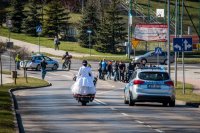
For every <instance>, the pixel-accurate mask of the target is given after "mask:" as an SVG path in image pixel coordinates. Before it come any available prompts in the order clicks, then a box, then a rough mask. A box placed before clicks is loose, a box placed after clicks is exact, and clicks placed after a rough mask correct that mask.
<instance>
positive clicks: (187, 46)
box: [173, 38, 192, 52]
mask: <svg viewBox="0 0 200 133" xmlns="http://www.w3.org/2000/svg"><path fill="white" fill-rule="evenodd" d="M173 47H174V52H184V51H192V38H174V39H173Z"/></svg>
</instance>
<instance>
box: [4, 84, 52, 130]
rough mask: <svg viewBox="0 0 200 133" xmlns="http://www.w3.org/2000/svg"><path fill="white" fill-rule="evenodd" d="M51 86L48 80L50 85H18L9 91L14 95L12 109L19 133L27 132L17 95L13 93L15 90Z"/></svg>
mask: <svg viewBox="0 0 200 133" xmlns="http://www.w3.org/2000/svg"><path fill="white" fill-rule="evenodd" d="M47 82H48V81H47ZM49 86H52V84H51V83H50V82H48V85H44V86H39V87H18V88H12V89H9V91H8V92H9V94H10V96H11V97H12V110H13V112H14V115H15V117H16V118H15V119H14V120H15V121H14V123H15V124H17V125H16V128H18V131H19V133H25V131H24V126H23V122H22V119H21V114H20V113H19V112H18V103H17V99H16V97H15V95H14V94H13V92H14V91H19V90H28V89H37V88H44V87H49Z"/></svg>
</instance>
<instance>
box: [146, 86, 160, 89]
mask: <svg viewBox="0 0 200 133" xmlns="http://www.w3.org/2000/svg"><path fill="white" fill-rule="evenodd" d="M147 87H148V88H149V89H160V85H147Z"/></svg>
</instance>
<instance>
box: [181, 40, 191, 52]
mask: <svg viewBox="0 0 200 133" xmlns="http://www.w3.org/2000/svg"><path fill="white" fill-rule="evenodd" d="M183 43H184V44H185V50H186V51H187V49H190V48H191V47H192V46H191V44H189V43H188V41H187V40H186V39H185V41H184V42H183Z"/></svg>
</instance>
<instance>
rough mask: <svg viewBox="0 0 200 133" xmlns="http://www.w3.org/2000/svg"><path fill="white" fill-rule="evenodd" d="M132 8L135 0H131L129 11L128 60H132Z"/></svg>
mask: <svg viewBox="0 0 200 133" xmlns="http://www.w3.org/2000/svg"><path fill="white" fill-rule="evenodd" d="M132 6H133V0H129V11H128V46H127V51H128V59H130V53H131V32H132V30H131V28H132Z"/></svg>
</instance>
